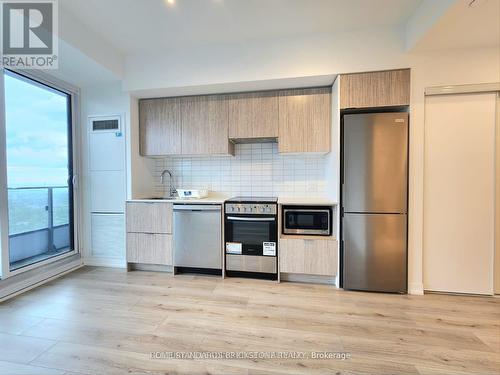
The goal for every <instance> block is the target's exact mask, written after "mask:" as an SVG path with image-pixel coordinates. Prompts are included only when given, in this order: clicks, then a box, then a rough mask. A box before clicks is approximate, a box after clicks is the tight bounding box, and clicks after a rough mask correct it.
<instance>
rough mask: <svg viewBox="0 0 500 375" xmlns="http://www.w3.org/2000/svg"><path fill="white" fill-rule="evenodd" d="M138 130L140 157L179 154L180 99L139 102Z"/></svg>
mask: <svg viewBox="0 0 500 375" xmlns="http://www.w3.org/2000/svg"><path fill="white" fill-rule="evenodd" d="M139 129H140V130H139V138H140V154H141V155H142V156H161V155H178V154H180V153H181V111H180V99H179V98H166V99H165V98H161V99H142V100H140V101H139Z"/></svg>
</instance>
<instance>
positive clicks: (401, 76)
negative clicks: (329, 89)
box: [340, 69, 410, 109]
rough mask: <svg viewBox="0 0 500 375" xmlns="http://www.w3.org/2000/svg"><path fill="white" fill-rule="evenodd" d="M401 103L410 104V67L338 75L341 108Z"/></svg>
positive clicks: (401, 104)
mask: <svg viewBox="0 0 500 375" xmlns="http://www.w3.org/2000/svg"><path fill="white" fill-rule="evenodd" d="M403 105H410V69H400V70H387V71H382V72H367V73H354V74H345V75H342V76H341V77H340V108H341V109H346V108H369V107H388V106H403Z"/></svg>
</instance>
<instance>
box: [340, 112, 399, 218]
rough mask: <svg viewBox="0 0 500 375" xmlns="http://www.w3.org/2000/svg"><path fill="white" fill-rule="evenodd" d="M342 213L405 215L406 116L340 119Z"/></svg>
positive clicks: (350, 116)
mask: <svg viewBox="0 0 500 375" xmlns="http://www.w3.org/2000/svg"><path fill="white" fill-rule="evenodd" d="M343 129H344V131H343V134H344V135H343V143H344V148H343V149H344V157H343V160H344V162H343V165H344V181H343V206H344V212H376V213H406V212H407V211H406V206H407V204H406V194H407V165H408V163H407V155H408V152H407V149H408V114H407V113H371V114H356V115H345V116H344V127H343Z"/></svg>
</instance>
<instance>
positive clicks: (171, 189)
mask: <svg viewBox="0 0 500 375" xmlns="http://www.w3.org/2000/svg"><path fill="white" fill-rule="evenodd" d="M165 173H168V175H169V176H170V184H169V188H168V197H169V198H171V197H173V196H174V195H175V193H177V190H175V187H174V182H173V181H174V176H173V175H172V172H170V171H169V170H168V169H165V170H164V171H163V172H161V175H160V182H161V184H162V185H163V181H164V180H165Z"/></svg>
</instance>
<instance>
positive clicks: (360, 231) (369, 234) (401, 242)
mask: <svg viewBox="0 0 500 375" xmlns="http://www.w3.org/2000/svg"><path fill="white" fill-rule="evenodd" d="M406 220H407V218H406V215H398V214H394V215H393V214H345V216H344V221H343V228H342V230H343V235H344V236H343V238H344V247H343V249H344V259H343V263H344V268H343V269H344V274H343V280H344V285H343V286H344V289H352V290H366V291H376V292H395V293H406V290H407V288H406V280H407V276H406V275H407V262H406V258H407V251H406V248H407V246H406V236H407V234H406V233H407V229H406Z"/></svg>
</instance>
